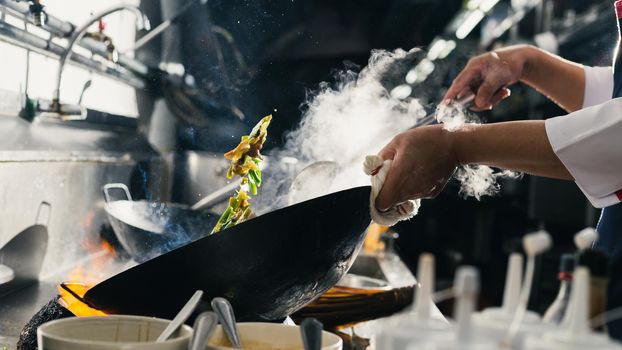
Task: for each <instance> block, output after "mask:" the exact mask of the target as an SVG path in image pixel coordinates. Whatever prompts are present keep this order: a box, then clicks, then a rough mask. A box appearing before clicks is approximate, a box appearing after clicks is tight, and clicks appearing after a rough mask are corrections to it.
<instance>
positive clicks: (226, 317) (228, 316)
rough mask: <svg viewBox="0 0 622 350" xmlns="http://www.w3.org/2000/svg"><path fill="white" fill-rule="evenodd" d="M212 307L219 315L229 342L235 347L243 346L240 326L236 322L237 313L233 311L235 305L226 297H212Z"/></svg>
mask: <svg viewBox="0 0 622 350" xmlns="http://www.w3.org/2000/svg"><path fill="white" fill-rule="evenodd" d="M212 309H213V310H214V312H216V314H217V315H218V319H219V320H220V324H221V325H222V328H223V329H224V331H225V334H226V335H227V338H229V342H231V345H233V347H234V348H235V349H241V348H242V342H241V341H240V336H239V334H238V327H237V325H236V323H235V314H234V313H233V307H232V306H231V304H230V303H229V300H227V299H225V298H214V299H212Z"/></svg>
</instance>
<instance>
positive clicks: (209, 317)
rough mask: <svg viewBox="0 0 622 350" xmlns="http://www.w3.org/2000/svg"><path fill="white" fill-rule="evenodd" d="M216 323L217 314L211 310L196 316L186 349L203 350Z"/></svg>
mask: <svg viewBox="0 0 622 350" xmlns="http://www.w3.org/2000/svg"><path fill="white" fill-rule="evenodd" d="M217 325H218V315H216V313H214V312H212V311H206V312H203V313H201V314H200V315H199V316H197V318H196V320H194V325H192V329H193V330H194V333H193V334H192V340H191V341H190V343H189V344H188V350H204V349H205V346H206V345H207V343H208V342H209V339H210V337H211V335H212V333H214V330H215V329H216V326H217Z"/></svg>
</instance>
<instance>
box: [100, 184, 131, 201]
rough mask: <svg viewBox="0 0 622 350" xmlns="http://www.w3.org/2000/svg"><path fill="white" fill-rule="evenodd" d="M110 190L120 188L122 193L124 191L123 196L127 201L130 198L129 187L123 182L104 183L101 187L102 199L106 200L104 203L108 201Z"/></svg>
mask: <svg viewBox="0 0 622 350" xmlns="http://www.w3.org/2000/svg"><path fill="white" fill-rule="evenodd" d="M110 190H121V191H123V193H125V198H126V199H127V200H128V201H131V200H132V195H131V194H130V189H129V188H127V186H126V185H125V184H122V183H114V184H105V185H104V186H103V187H102V192H103V193H104V200H105V201H106V203H108V202H110Z"/></svg>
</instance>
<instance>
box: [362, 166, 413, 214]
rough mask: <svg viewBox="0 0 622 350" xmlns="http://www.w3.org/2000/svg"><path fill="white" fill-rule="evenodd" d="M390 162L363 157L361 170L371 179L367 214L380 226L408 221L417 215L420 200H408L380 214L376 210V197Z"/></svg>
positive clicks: (387, 172) (389, 167)
mask: <svg viewBox="0 0 622 350" xmlns="http://www.w3.org/2000/svg"><path fill="white" fill-rule="evenodd" d="M391 163H393V161H392V160H382V158H381V157H379V156H367V157H365V163H364V164H363V169H364V171H365V174H367V175H369V176H370V177H371V195H370V197H369V212H370V214H371V219H372V220H373V221H374V222H375V223H377V224H378V225H382V226H393V225H395V224H397V223H398V222H399V221H402V220H408V219H410V218H412V217H413V216H415V215H417V211H419V206H420V205H421V201H420V200H418V199H417V200H408V201H406V202H402V203H400V204H397V205H396V206H394V207H392V208H391V209H389V210H387V211H384V212H381V211H379V210H378V209H376V205H375V203H376V197H378V193H380V190H381V189H382V186H383V185H384V181H385V180H386V178H387V175H388V174H389V170H390V169H391Z"/></svg>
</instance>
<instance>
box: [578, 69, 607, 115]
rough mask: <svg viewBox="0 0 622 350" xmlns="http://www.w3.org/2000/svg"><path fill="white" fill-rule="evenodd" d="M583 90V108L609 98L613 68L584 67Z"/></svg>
mask: <svg viewBox="0 0 622 350" xmlns="http://www.w3.org/2000/svg"><path fill="white" fill-rule="evenodd" d="M584 71H585V91H584V92H583V108H586V107H591V106H596V105H599V104H601V103H604V102H606V101H608V100H610V99H611V95H612V92H613V70H612V68H611V67H588V66H585V67H584Z"/></svg>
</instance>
